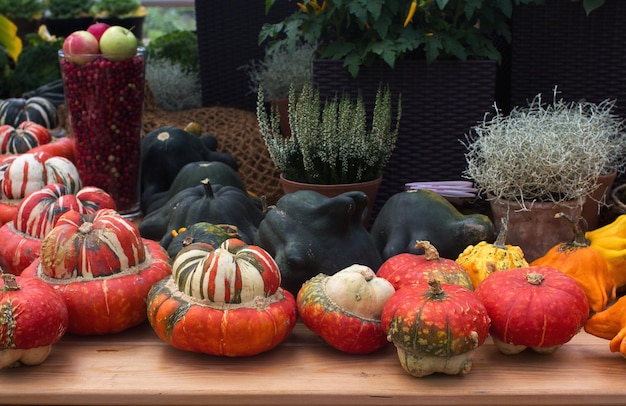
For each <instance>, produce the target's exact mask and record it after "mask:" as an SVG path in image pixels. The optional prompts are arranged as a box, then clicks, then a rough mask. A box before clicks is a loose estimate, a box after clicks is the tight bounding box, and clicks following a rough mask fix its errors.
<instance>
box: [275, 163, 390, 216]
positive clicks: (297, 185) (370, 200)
mask: <svg viewBox="0 0 626 406" xmlns="http://www.w3.org/2000/svg"><path fill="white" fill-rule="evenodd" d="M382 179H383V178H382V176H381V177H379V178H378V179H374V180H371V181H368V182H361V183H347V184H338V185H324V184H314V183H302V182H294V181H292V180H289V179H285V178H284V177H283V175H280V184H281V185H282V187H283V191H284V192H285V193H294V192H297V191H298V190H314V191H316V192H318V193H320V194H322V195H324V196H326V197H334V196H337V195H340V194H342V193H344V192H351V191H355V190H360V191H362V192H363V193H365V194H366V195H367V210H366V211H365V213H364V216H363V225H364V226H365V227H368V226H369V223H370V220H371V214H372V207H373V206H374V202H375V201H376V195H377V193H378V188H379V187H380V183H381V182H382Z"/></svg>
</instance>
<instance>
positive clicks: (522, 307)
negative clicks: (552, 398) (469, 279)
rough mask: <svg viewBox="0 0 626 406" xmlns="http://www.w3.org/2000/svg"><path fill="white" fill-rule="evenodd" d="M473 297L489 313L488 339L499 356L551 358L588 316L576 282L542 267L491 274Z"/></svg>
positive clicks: (552, 269) (586, 304) (582, 295)
mask: <svg viewBox="0 0 626 406" xmlns="http://www.w3.org/2000/svg"><path fill="white" fill-rule="evenodd" d="M475 292H476V295H477V296H478V297H479V298H480V300H481V301H482V302H483V304H484V305H485V308H486V309H487V312H489V317H490V318H491V329H490V334H491V337H492V338H493V341H494V344H495V345H496V347H497V348H498V350H499V351H500V352H502V353H503V354H517V353H520V352H522V351H524V350H525V349H526V348H531V349H532V350H534V351H536V352H539V353H542V354H550V353H553V352H555V351H556V350H558V349H559V348H560V347H561V346H562V345H563V344H565V343H567V342H568V341H569V340H571V339H572V337H574V336H575V335H576V334H577V333H578V332H579V331H580V329H581V328H582V327H583V325H584V324H585V321H586V320H587V317H588V316H589V303H588V301H587V296H586V295H585V292H584V291H583V289H582V288H581V287H580V286H579V284H578V282H576V281H575V280H574V279H573V278H572V277H570V276H568V275H566V274H564V273H563V272H560V271H558V270H557V269H555V268H551V267H547V266H531V267H527V268H513V269H509V270H502V271H498V272H493V273H491V274H490V275H489V276H487V278H485V280H483V281H482V282H481V283H480V284H479V285H478V287H477V288H476V290H475Z"/></svg>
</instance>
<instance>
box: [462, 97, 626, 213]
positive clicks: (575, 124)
mask: <svg viewBox="0 0 626 406" xmlns="http://www.w3.org/2000/svg"><path fill="white" fill-rule="evenodd" d="M555 95H556V91H555ZM613 108H614V102H613V101H608V100H607V101H604V102H602V103H599V104H594V103H588V102H572V103H565V102H564V101H563V100H558V101H557V100H556V97H555V100H554V101H553V103H552V104H549V105H544V104H543V103H542V101H541V95H538V96H536V97H535V98H534V99H533V101H532V102H531V103H529V105H528V106H527V107H525V108H515V109H513V111H512V112H511V113H510V114H509V115H508V116H504V115H502V114H501V113H500V112H499V111H498V110H497V108H496V114H495V115H494V116H493V118H491V119H489V120H487V119H485V120H483V122H482V123H481V124H479V125H477V126H475V127H474V128H473V132H472V133H471V135H468V136H467V140H466V143H465V146H466V147H467V149H468V152H467V153H466V160H467V168H466V170H465V172H464V175H465V176H466V177H467V178H469V179H473V180H474V181H475V183H476V187H477V188H478V189H479V190H480V191H481V192H487V193H490V194H492V195H493V196H494V198H502V199H508V200H514V201H516V202H517V203H519V204H520V205H521V206H522V208H523V209H527V205H528V202H533V201H543V202H554V203H564V202H566V201H571V200H577V199H579V198H581V197H583V196H585V197H586V196H589V195H590V194H591V193H592V192H593V191H594V190H595V189H596V188H597V187H598V184H597V179H598V177H599V176H600V175H603V174H607V173H611V172H613V171H615V170H617V171H622V170H623V169H624V166H625V161H624V156H625V151H626V137H625V136H624V132H623V123H622V121H621V120H620V119H619V118H618V117H617V116H616V115H614V114H613V113H612V111H613Z"/></svg>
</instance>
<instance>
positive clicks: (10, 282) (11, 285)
mask: <svg viewBox="0 0 626 406" xmlns="http://www.w3.org/2000/svg"><path fill="white" fill-rule="evenodd" d="M0 276H1V277H2V280H3V282H4V288H2V291H4V292H10V291H14V290H20V285H18V284H17V281H16V280H15V275H13V274H11V273H3V274H1V275H0Z"/></svg>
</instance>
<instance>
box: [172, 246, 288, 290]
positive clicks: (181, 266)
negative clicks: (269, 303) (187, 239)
mask: <svg viewBox="0 0 626 406" xmlns="http://www.w3.org/2000/svg"><path fill="white" fill-rule="evenodd" d="M172 278H173V279H174V280H175V281H176V284H177V285H178V289H179V290H180V291H181V292H183V293H185V294H187V295H189V296H191V297H194V298H196V299H199V300H209V301H211V302H216V303H245V302H249V301H251V300H253V299H254V298H257V297H269V296H271V295H273V294H274V293H276V291H277V290H278V288H279V287H280V282H281V279H280V271H279V269H278V265H277V264H276V262H275V261H274V259H273V258H272V256H271V255H270V254H269V253H268V252H267V251H265V250H264V249H262V248H261V247H257V246H254V245H247V244H246V243H245V242H244V241H242V240H240V239H236V238H230V239H228V240H226V241H224V242H223V243H222V244H221V245H220V246H219V247H218V248H217V249H215V248H214V247H213V246H212V245H210V244H206V243H194V244H191V245H188V246H187V247H185V248H183V249H182V250H181V251H180V252H179V253H178V254H177V255H176V257H175V259H174V262H173V264H172Z"/></svg>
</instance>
